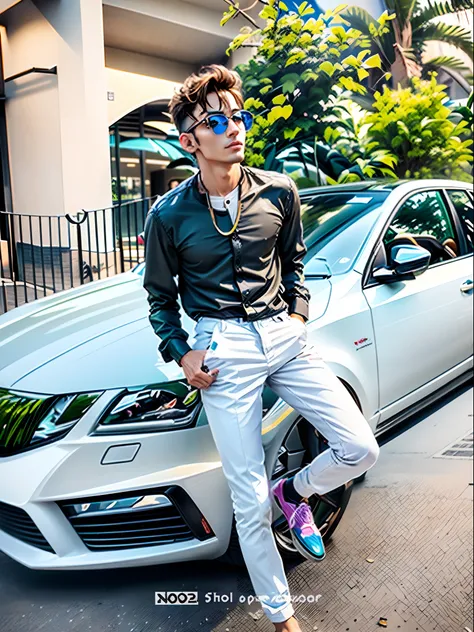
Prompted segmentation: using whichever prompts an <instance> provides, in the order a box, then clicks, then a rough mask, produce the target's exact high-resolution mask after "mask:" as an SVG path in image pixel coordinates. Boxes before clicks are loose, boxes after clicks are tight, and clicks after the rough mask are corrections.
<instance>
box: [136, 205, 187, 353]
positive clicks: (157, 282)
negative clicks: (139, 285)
mask: <svg viewBox="0 0 474 632" xmlns="http://www.w3.org/2000/svg"><path fill="white" fill-rule="evenodd" d="M178 271H179V266H178V256H177V252H176V249H175V248H174V245H173V243H172V241H171V239H170V237H169V235H168V233H167V231H166V229H165V228H164V226H163V223H162V221H161V219H160V218H159V217H158V216H157V214H156V212H154V211H153V209H152V210H151V211H150V212H149V213H148V215H147V217H146V220H145V272H144V276H143V287H144V288H145V290H146V291H147V292H148V298H147V300H148V304H149V306H150V311H149V319H150V323H151V325H152V327H153V329H154V331H155V333H156V335H157V336H159V337H160V338H161V342H160V344H159V346H158V350H159V352H160V353H161V355H162V357H163V360H164V361H165V362H171V361H172V360H175V361H176V362H177V363H178V364H180V360H181V358H182V357H183V356H184V355H185V354H186V353H187V352H188V351H191V347H190V346H189V345H188V343H187V342H186V341H187V339H188V338H189V335H188V333H187V332H186V331H185V330H184V329H183V328H182V327H181V315H180V312H179V304H178V286H177V284H176V282H175V279H174V277H175V276H176V275H178Z"/></svg>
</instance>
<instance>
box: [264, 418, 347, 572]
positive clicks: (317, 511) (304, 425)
mask: <svg viewBox="0 0 474 632" xmlns="http://www.w3.org/2000/svg"><path fill="white" fill-rule="evenodd" d="M328 449H329V446H328V443H327V440H326V439H325V438H324V437H323V436H322V435H321V434H320V433H319V432H318V431H317V430H316V428H314V426H312V425H311V424H310V423H309V422H308V421H306V419H304V418H299V419H297V421H296V422H295V424H294V425H293V426H292V427H291V428H290V430H289V432H288V433H287V435H286V437H285V438H284V440H283V443H282V445H281V447H280V450H279V451H278V459H277V462H276V464H275V468H274V471H273V474H272V481H271V484H272V485H274V484H275V483H276V481H277V480H279V479H280V478H283V477H285V478H286V477H287V476H294V475H295V474H296V472H298V471H299V470H300V469H302V468H303V467H305V466H306V465H308V463H311V461H313V460H314V459H315V458H316V457H317V456H318V455H319V454H321V452H324V451H325V450H328ZM352 488H353V481H348V482H347V483H345V484H344V485H340V486H339V487H336V489H333V490H332V491H330V492H328V493H327V494H323V495H319V494H313V495H312V496H310V497H309V499H308V501H309V504H310V507H311V509H312V512H313V517H314V522H315V523H316V526H317V527H318V529H319V530H320V532H321V536H322V538H323V540H324V542H325V543H326V542H328V541H329V539H330V537H331V536H332V534H333V533H334V531H335V530H336V528H337V525H338V524H339V522H340V520H341V518H342V516H343V514H344V511H345V509H346V507H347V504H348V502H349V499H350V497H351V494H352ZM273 532H274V534H275V540H276V543H277V546H278V548H279V550H280V553H281V555H282V558H284V559H287V560H297V559H298V560H301V559H303V558H302V556H301V554H300V553H299V552H298V551H297V550H296V548H295V546H294V544H293V540H292V538H291V534H290V529H289V527H288V522H287V521H286V519H285V517H284V516H283V515H281V516H280V517H279V518H277V519H276V520H275V521H274V522H273Z"/></svg>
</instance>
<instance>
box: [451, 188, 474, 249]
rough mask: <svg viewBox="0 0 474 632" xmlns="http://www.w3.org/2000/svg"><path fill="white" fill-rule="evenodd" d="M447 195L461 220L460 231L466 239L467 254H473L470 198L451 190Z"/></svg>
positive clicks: (473, 221) (473, 212) (473, 217)
mask: <svg viewBox="0 0 474 632" xmlns="http://www.w3.org/2000/svg"><path fill="white" fill-rule="evenodd" d="M447 194H448V196H449V199H450V200H451V202H452V203H453V206H454V208H455V209H456V213H457V214H458V216H459V219H460V220H461V225H462V230H463V232H464V236H465V238H466V244H467V250H468V252H473V250H474V247H473V242H474V205H473V203H472V199H471V196H470V195H469V194H468V192H467V191H462V190H460V191H454V190H452V189H449V190H448V191H447Z"/></svg>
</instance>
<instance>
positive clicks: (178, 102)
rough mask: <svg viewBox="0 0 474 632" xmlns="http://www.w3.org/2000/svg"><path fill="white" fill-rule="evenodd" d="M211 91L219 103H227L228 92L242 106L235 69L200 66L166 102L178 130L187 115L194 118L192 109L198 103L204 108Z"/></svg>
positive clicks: (239, 83) (240, 87)
mask: <svg viewBox="0 0 474 632" xmlns="http://www.w3.org/2000/svg"><path fill="white" fill-rule="evenodd" d="M211 92H215V93H216V94H217V96H218V97H219V104H220V105H221V104H222V101H225V102H226V103H227V98H226V95H225V94H224V93H225V92H230V93H232V94H233V95H234V97H235V100H236V101H237V103H238V104H239V107H242V108H243V106H244V98H243V95H242V80H241V78H240V76H239V75H238V74H237V72H235V70H229V69H228V68H226V67H225V66H221V65H220V64H210V65H209V66H202V67H201V69H200V70H199V72H198V73H197V74H196V73H193V74H192V75H190V76H189V77H188V78H187V79H186V80H185V81H184V83H183V85H182V86H181V88H180V89H179V91H178V92H175V93H174V95H173V97H172V98H171V100H170V102H169V103H168V109H169V111H170V114H171V116H172V118H173V122H174V124H175V126H176V128H177V129H178V131H179V132H182V131H184V130H183V124H184V121H185V119H186V117H187V116H190V117H191V118H193V119H195V116H194V115H193V111H194V108H195V107H196V105H200V106H201V107H202V108H203V110H205V109H206V106H207V105H208V101H207V95H208V94H209V93H211Z"/></svg>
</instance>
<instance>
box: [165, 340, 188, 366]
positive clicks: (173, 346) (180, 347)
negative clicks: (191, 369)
mask: <svg viewBox="0 0 474 632" xmlns="http://www.w3.org/2000/svg"><path fill="white" fill-rule="evenodd" d="M168 351H169V353H170V355H171V357H172V358H173V360H175V361H176V362H177V363H178V364H179V366H181V364H180V362H181V358H182V357H183V356H184V355H186V353H188V351H192V348H191V347H190V346H189V345H188V343H187V342H186V341H185V340H183V339H182V338H174V339H173V340H171V341H170V342H169V343H168Z"/></svg>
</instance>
